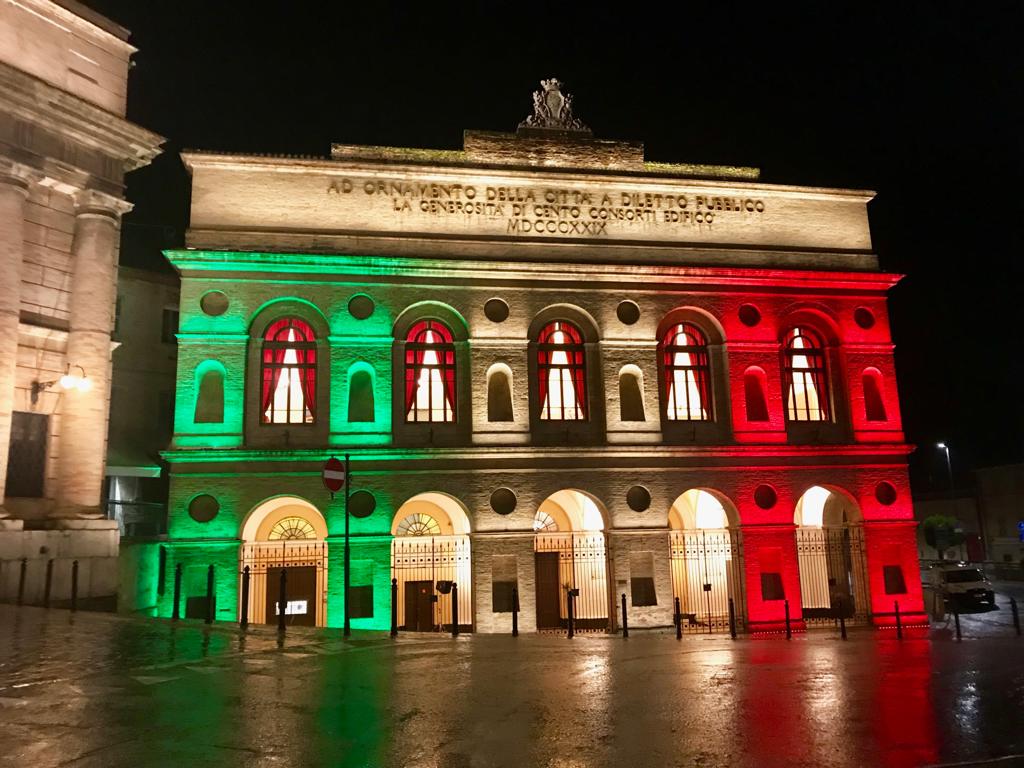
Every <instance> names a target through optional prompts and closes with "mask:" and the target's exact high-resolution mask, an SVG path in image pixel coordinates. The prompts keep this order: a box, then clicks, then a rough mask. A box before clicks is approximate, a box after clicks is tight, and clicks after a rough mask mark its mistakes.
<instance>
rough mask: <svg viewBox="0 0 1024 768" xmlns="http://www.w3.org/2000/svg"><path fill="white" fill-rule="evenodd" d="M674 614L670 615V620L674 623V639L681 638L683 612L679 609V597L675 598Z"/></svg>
mask: <svg viewBox="0 0 1024 768" xmlns="http://www.w3.org/2000/svg"><path fill="white" fill-rule="evenodd" d="M674 610H675V615H673V617H672V621H674V622H675V625H676V640H682V639H683V614H682V613H681V612H680V610H679V598H678V597H677V598H676V599H675V609H674Z"/></svg>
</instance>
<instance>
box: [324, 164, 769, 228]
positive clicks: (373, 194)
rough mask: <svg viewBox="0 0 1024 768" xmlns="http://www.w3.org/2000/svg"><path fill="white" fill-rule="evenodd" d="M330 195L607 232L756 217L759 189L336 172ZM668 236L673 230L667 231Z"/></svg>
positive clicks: (407, 211)
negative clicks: (655, 188)
mask: <svg viewBox="0 0 1024 768" xmlns="http://www.w3.org/2000/svg"><path fill="white" fill-rule="evenodd" d="M327 193H328V194H329V195H339V196H345V197H350V196H351V197H356V198H361V199H362V200H364V201H365V202H366V203H368V204H370V205H372V206H379V207H380V209H381V212H382V213H383V212H384V211H391V212H393V213H394V214H395V215H398V216H415V215H424V214H425V215H428V216H437V217H459V218H470V219H472V218H482V219H487V220H489V222H490V223H494V222H497V223H499V224H503V228H504V231H505V233H506V234H508V235H556V236H557V235H567V236H589V237H601V236H607V235H608V234H609V231H610V230H612V229H615V230H622V229H626V228H630V227H643V228H644V229H645V230H650V229H651V228H655V229H662V228H666V229H668V230H675V229H679V228H686V227H694V228H700V229H704V228H706V229H708V230H710V229H711V228H712V227H718V226H723V225H728V224H729V223H730V222H734V221H741V220H748V219H751V218H758V217H760V215H761V214H762V213H764V211H765V203H764V201H763V200H762V199H760V198H758V197H738V196H730V195H714V194H706V193H702V194H694V193H692V192H675V193H673V192H640V191H636V190H630V189H627V188H600V189H568V188H560V187H533V186H524V187H516V186H487V185H473V184H440V183H436V182H417V181H404V180H386V179H354V178H341V179H336V180H334V181H332V182H330V184H329V185H328V187H327ZM665 234H666V235H669V236H671V232H669V231H666V232H665Z"/></svg>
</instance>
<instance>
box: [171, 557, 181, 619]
mask: <svg viewBox="0 0 1024 768" xmlns="http://www.w3.org/2000/svg"><path fill="white" fill-rule="evenodd" d="M180 606H181V563H178V564H177V565H176V566H174V609H173V610H172V611H171V621H177V620H178V619H179V618H181V607H180Z"/></svg>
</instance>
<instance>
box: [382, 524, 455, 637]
mask: <svg viewBox="0 0 1024 768" xmlns="http://www.w3.org/2000/svg"><path fill="white" fill-rule="evenodd" d="M391 577H392V578H394V579H398V626H400V627H406V626H407V623H406V616H405V613H406V610H405V602H406V601H405V594H406V584H411V583H414V582H430V584H431V592H432V595H433V596H435V597H437V600H436V601H435V602H434V603H433V609H432V615H433V621H432V627H433V628H438V629H450V628H451V623H452V596H451V594H450V593H449V594H440V593H438V592H437V583H438V582H439V581H453V582H455V583H456V584H457V585H458V587H459V627H461V628H462V629H463V630H466V631H470V630H472V627H473V571H472V563H471V561H470V547H469V537H468V536H465V535H459V536H396V537H395V538H394V539H392V541H391ZM411 618H412V617H410V619H411Z"/></svg>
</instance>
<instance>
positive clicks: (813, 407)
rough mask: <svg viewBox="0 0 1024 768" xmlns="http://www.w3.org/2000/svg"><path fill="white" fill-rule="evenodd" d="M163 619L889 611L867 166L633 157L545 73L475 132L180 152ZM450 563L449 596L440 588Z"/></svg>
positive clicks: (892, 584) (774, 624) (771, 616)
mask: <svg viewBox="0 0 1024 768" xmlns="http://www.w3.org/2000/svg"><path fill="white" fill-rule="evenodd" d="M184 160H185V163H186V165H187V167H188V169H189V170H190V172H191V174H192V178H193V190H192V214H191V229H190V231H189V234H188V238H187V244H188V248H187V249H186V250H180V251H172V252H168V253H167V257H168V259H170V261H171V262H172V264H173V265H174V266H175V267H176V268H177V269H178V271H179V272H180V273H181V277H182V292H181V330H180V334H179V343H180V353H179V369H178V389H177V401H176V402H177V406H176V420H175V433H174V441H173V445H172V446H171V447H170V449H169V450H168V451H167V452H166V454H165V456H166V458H167V460H168V461H169V462H170V464H171V467H172V480H171V494H170V513H169V514H170V520H169V532H170V534H169V537H168V540H167V542H166V544H165V545H164V546H163V547H162V548H161V550H160V557H159V560H158V562H157V561H156V558H155V557H154V563H155V565H154V566H153V567H154V569H155V571H154V572H155V573H157V576H158V578H157V579H156V581H157V582H158V583H157V585H156V586H155V587H154V589H155V591H156V592H157V597H156V598H155V600H156V602H157V605H158V611H159V613H160V614H162V615H168V614H170V613H171V611H172V609H173V606H172V600H173V597H172V595H173V590H172V588H171V578H172V574H173V571H174V569H175V568H176V567H177V566H178V565H181V566H182V574H183V581H182V594H181V597H180V600H181V603H180V606H179V609H180V610H181V611H182V612H189V611H191V612H192V613H193V614H194V615H200V614H201V613H202V612H203V611H204V610H205V609H204V607H203V606H204V603H203V596H204V595H205V592H206V579H207V574H208V567H209V566H210V565H213V566H214V578H215V589H216V594H215V598H216V601H217V602H216V615H217V617H218V618H221V619H235V618H236V617H237V616H238V615H239V609H240V602H241V592H240V584H241V579H240V573H241V572H242V571H243V570H244V569H246V568H248V570H249V574H250V582H249V587H250V589H249V599H248V603H247V604H246V606H244V608H245V610H246V611H247V614H248V616H249V618H250V620H252V621H266V622H274V621H275V620H276V619H275V614H276V612H277V604H276V600H277V597H278V595H277V590H278V588H279V587H278V585H279V583H280V575H281V572H282V570H283V571H285V572H286V576H287V601H288V607H287V609H286V610H287V612H288V613H289V614H290V617H289V620H290V621H292V622H295V623H308V624H313V623H315V624H326V625H330V626H338V625H340V624H341V623H342V620H343V614H344V605H343V587H342V585H343V548H344V547H343V532H344V520H345V515H344V499H343V495H342V494H337V495H336V496H335V497H334V498H332V497H331V495H330V494H329V493H328V491H327V490H326V489H325V488H324V486H323V484H322V482H321V477H320V471H321V467H322V466H323V463H324V461H325V460H326V459H328V458H329V457H331V456H336V457H342V456H344V455H348V456H349V460H350V465H351V475H350V481H351V483H350V491H351V497H350V500H349V509H350V511H351V513H352V519H351V528H352V544H351V547H352V549H351V552H352V555H351V558H352V568H351V584H352V589H351V597H350V600H349V612H350V615H351V617H352V624H353V626H355V627H357V628H359V627H364V628H385V627H387V626H388V624H389V621H390V606H391V596H390V593H391V590H390V586H391V583H392V579H394V580H396V582H397V585H398V600H397V603H398V605H397V608H398V616H399V624H400V625H402V626H404V627H405V628H406V629H410V630H431V629H435V628H442V627H447V626H448V625H450V623H451V622H452V595H451V593H449V592H448V591H447V590H446V589H445V587H446V585H445V584H444V582H455V583H456V584H457V585H458V587H459V590H458V591H459V598H458V600H459V624H460V625H463V627H464V628H466V629H473V630H475V631H479V632H506V631H509V629H510V626H511V615H512V614H511V612H510V611H511V609H512V607H513V599H512V596H513V593H514V592H513V591H515V593H517V594H518V600H519V607H520V617H519V621H520V626H521V627H522V629H523V630H524V631H530V630H533V629H540V630H544V629H559V628H562V627H564V626H565V625H566V621H567V618H568V617H567V613H568V609H569V601H570V600H571V601H572V606H573V609H574V613H575V616H576V617H577V620H578V626H579V627H580V628H583V629H594V630H601V629H609V630H614V629H615V628H616V627H617V626H618V625H619V623H620V615H619V612H620V600H621V599H622V596H623V595H625V598H626V600H627V604H628V606H629V611H630V617H629V618H630V623H631V624H632V625H634V626H637V625H640V626H663V625H669V624H671V622H672V616H673V607H674V601H675V599H677V598H678V600H679V604H680V612H681V614H682V616H683V623H684V629H685V630H686V631H692V632H714V631H727V629H728V621H729V613H730V607H731V610H732V612H733V615H734V616H735V617H736V620H737V624H738V626H739V628H740V629H741V630H744V629H746V630H748V631H776V630H778V629H779V627H780V626H781V625H782V622H783V620H784V616H785V611H786V606H787V605H788V607H789V611H790V614H791V616H792V619H793V621H794V623H795V625H796V626H797V627H798V628H799V627H803V626H808V625H814V624H816V623H825V622H831V621H832V620H833V619H834V617H835V616H837V615H838V614H839V613H840V612H842V613H844V614H845V615H846V616H848V617H849V618H850V620H851V621H862V622H865V623H867V622H874V623H875V624H879V625H887V624H889V623H891V622H892V620H893V613H894V606H895V603H896V602H899V604H900V610H901V611H902V613H904V614H905V618H910V617H912V616H920V614H921V585H920V579H919V577H918V568H917V553H916V546H915V534H914V523H913V515H912V509H911V503H910V491H909V485H908V479H907V467H906V456H907V453H908V451H909V450H910V448H909V447H908V446H907V445H906V444H905V443H904V438H903V434H902V431H901V425H900V414H899V404H898V400H897V396H896V381H895V377H894V369H893V356H892V343H891V340H890V334H889V325H888V319H887V312H886V304H885V301H886V298H885V297H886V291H887V290H888V289H889V288H890V287H891V286H892V285H893V284H895V283H896V281H897V280H898V279H899V277H898V276H897V275H890V274H884V273H881V272H879V270H878V265H877V260H876V258H875V256H874V255H873V254H872V252H871V240H870V235H869V230H868V218H867V209H866V206H867V203H868V201H869V200H870V199H871V197H872V195H871V193H869V192H863V191H857V190H837V189H820V188H807V187H792V186H779V185H772V184H767V183H764V182H762V181H761V180H760V179H759V173H758V171H757V170H756V169H752V168H733V167H719V166H699V165H671V164H664V163H654V162H648V161H647V160H646V159H645V158H644V154H643V146H642V145H641V144H639V143H632V142H619V141H601V140H597V139H594V138H592V136H591V134H590V132H589V130H588V129H586V128H585V127H584V126H583V125H582V124H581V123H580V122H579V120H578V119H576V118H575V117H573V115H572V111H571V102H570V101H569V100H568V99H567V98H566V97H565V96H564V95H563V94H562V92H561V90H560V84H559V83H557V81H545V82H544V83H543V84H542V90H541V91H538V93H537V94H536V95H535V114H534V115H533V116H531V117H530V118H529V119H528V120H526V121H524V123H523V124H522V125H520V127H519V129H518V131H517V132H516V133H515V134H500V133H487V132H472V131H470V132H467V133H466V134H465V140H464V147H463V150H462V151H430V150H413V149H397V148H388V147H362V146H345V145H335V146H333V147H332V151H331V155H330V157H327V158H311V157H273V156H242V155H232V154H214V153H206V152H188V153H186V154H185V155H184ZM439 587H441V589H439Z"/></svg>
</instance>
